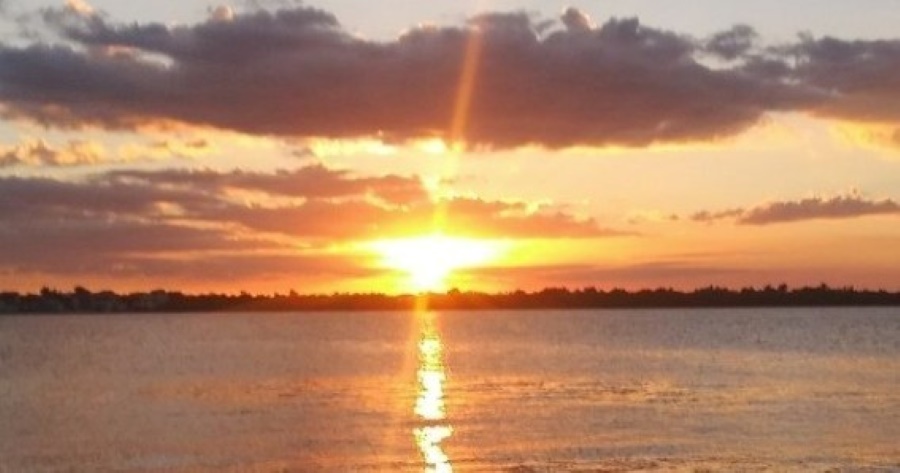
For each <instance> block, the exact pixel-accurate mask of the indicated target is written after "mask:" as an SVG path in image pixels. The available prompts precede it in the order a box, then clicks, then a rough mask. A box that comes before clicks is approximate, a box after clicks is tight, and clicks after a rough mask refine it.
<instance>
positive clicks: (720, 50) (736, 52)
mask: <svg viewBox="0 0 900 473" xmlns="http://www.w3.org/2000/svg"><path fill="white" fill-rule="evenodd" d="M758 37H759V35H757V33H756V30H754V29H753V28H752V27H750V26H747V25H735V26H733V27H732V28H731V29H730V30H726V31H721V32H719V33H716V34H714V35H712V37H710V38H709V39H708V40H707V41H706V44H705V48H706V50H707V51H708V52H710V53H713V54H715V55H717V56H719V57H721V58H723V59H728V60H734V59H737V58H740V57H743V56H745V55H746V54H747V52H749V51H750V50H751V48H753V46H754V43H755V42H756V40H757V39H758Z"/></svg>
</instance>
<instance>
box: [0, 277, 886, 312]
mask: <svg viewBox="0 0 900 473" xmlns="http://www.w3.org/2000/svg"><path fill="white" fill-rule="evenodd" d="M423 302H424V303H425V304H426V305H427V308H428V309H429V310H503V309H511V310H528V309H650V308H740V307H879V306H880V307H885V306H900V292H890V291H886V290H868V289H854V288H831V287H828V286H827V285H824V284H823V285H820V286H815V287H800V288H794V289H791V288H788V287H787V286H786V285H783V284H782V285H780V286H777V287H773V286H765V287H762V288H742V289H728V288H723V287H715V286H710V287H704V288H699V289H695V290H693V291H677V290H674V289H667V288H660V289H642V290H637V291H626V290H623V289H610V290H604V289H598V288H594V287H587V288H583V289H567V288H546V289H542V290H540V291H534V292H525V291H513V292H503V293H484V292H462V291H458V290H455V289H454V290H451V291H448V292H446V293H427V294H402V295H387V294H379V293H371V294H358V293H346V294H340V293H336V294H330V295H324V294H306V295H304V294H298V293H296V292H293V291H291V292H290V293H288V294H276V295H253V294H248V293H246V292H243V293H240V294H184V293H181V292H177V291H165V290H155V291H151V292H134V293H127V294H118V293H115V292H112V291H100V292H91V291H90V290H88V289H85V288H83V287H76V288H75V289H74V290H72V291H71V292H61V291H57V290H53V289H48V288H43V289H41V291H40V292H39V293H36V294H21V293H18V292H0V314H66V313H71V314H80V313H141V312H145V313H150V312H155V313H180V312H313V311H395V310H402V311H408V310H414V309H416V308H417V307H420V308H421V307H422V304H423Z"/></svg>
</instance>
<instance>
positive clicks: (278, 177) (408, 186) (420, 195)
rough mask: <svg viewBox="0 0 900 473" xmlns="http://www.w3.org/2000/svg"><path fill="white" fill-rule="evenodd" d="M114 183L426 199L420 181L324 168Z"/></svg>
mask: <svg viewBox="0 0 900 473" xmlns="http://www.w3.org/2000/svg"><path fill="white" fill-rule="evenodd" d="M106 177H107V178H108V179H110V180H111V181H113V182H138V183H141V184H144V185H148V186H153V187H159V186H164V187H172V186H175V187H182V188H190V189H194V190H204V191H206V192H222V191H225V190H228V189H240V190H246V191H256V192H263V193H266V194H272V195H279V196H287V197H303V198H312V199H316V198H340V197H364V196H367V195H368V196H372V197H375V198H377V199H380V200H382V201H384V202H387V203H389V204H404V203H408V202H416V201H421V200H424V199H427V194H426V192H425V189H424V188H423V187H422V184H421V182H420V181H419V180H418V179H414V178H406V177H400V176H396V175H387V176H381V177H359V178H358V177H352V176H351V175H350V174H349V173H348V172H346V171H336V170H332V169H328V168H326V167H324V166H321V165H311V166H307V167H304V168H300V169H296V170H291V171H285V170H281V171H275V172H274V173H257V172H246V171H240V170H235V171H232V172H227V173H222V172H217V171H212V170H173V169H170V170H163V171H138V170H127V171H114V172H110V173H108V174H107V175H106Z"/></svg>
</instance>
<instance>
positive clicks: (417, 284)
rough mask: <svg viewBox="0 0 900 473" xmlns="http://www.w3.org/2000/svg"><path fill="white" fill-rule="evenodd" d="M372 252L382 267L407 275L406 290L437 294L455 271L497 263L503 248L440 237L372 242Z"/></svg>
mask: <svg viewBox="0 0 900 473" xmlns="http://www.w3.org/2000/svg"><path fill="white" fill-rule="evenodd" d="M371 248H372V249H373V250H374V251H375V252H377V253H378V254H380V255H381V258H382V264H383V265H384V266H385V267H388V268H392V269H398V270H400V271H404V272H405V273H407V274H408V275H409V289H411V290H415V291H440V290H444V289H445V287H444V286H445V283H446V280H447V276H448V275H450V273H451V272H452V271H454V270H456V269H460V268H469V267H476V266H480V265H483V264H485V263H487V262H489V261H491V260H494V259H496V258H497V257H498V256H499V255H500V253H501V252H502V249H503V245H502V244H501V243H498V242H493V241H487V240H476V239H472V238H456V237H447V236H444V235H440V234H435V235H430V236H422V237H416V238H403V239H397V240H380V241H376V242H373V243H372V244H371Z"/></svg>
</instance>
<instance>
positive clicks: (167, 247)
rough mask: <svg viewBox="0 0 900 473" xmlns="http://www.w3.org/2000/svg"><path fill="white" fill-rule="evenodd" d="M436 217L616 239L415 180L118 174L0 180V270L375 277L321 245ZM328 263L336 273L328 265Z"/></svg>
mask: <svg viewBox="0 0 900 473" xmlns="http://www.w3.org/2000/svg"><path fill="white" fill-rule="evenodd" d="M436 216H442V219H443V222H444V224H445V225H444V226H443V227H442V228H444V230H445V231H446V233H448V234H453V235H466V236H490V237H497V238H531V237H538V238H594V237H608V236H617V235H620V234H619V233H617V232H615V231H613V230H609V229H604V228H602V227H600V226H599V225H598V224H597V223H596V222H595V221H593V220H591V219H581V218H577V217H575V216H572V215H569V214H566V213H561V212H555V211H552V210H550V209H546V208H541V207H538V208H536V209H535V208H533V207H532V206H529V205H526V204H525V203H523V202H504V201H485V200H482V199H472V198H451V199H445V200H440V201H434V200H433V199H432V198H431V196H429V195H428V193H427V192H426V191H425V189H424V187H423V185H422V184H421V182H420V181H419V180H418V179H416V178H411V177H403V176H396V175H384V176H356V175H353V174H351V173H349V172H346V171H340V170H332V169H328V168H325V167H323V166H320V165H313V166H308V167H305V168H300V169H295V170H283V171H276V172H270V173H262V172H250V171H231V172H220V171H213V170H191V171H189V170H177V169H162V170H156V171H147V170H144V171H139V170H112V171H107V172H103V173H95V174H90V175H87V176H85V177H83V178H81V179H80V180H62V179H52V178H47V177H15V176H6V177H0V270H2V271H6V272H9V271H13V272H17V273H22V272H31V273H51V274H76V273H77V274H106V275H112V274H117V275H123V277H124V276H125V275H130V276H133V277H139V276H140V277H143V276H159V275H163V274H170V275H176V274H178V275H197V274H200V273H203V272H204V271H224V270H225V269H226V268H228V267H229V266H228V265H229V264H241V265H243V266H235V267H239V268H241V271H244V276H245V277H250V276H252V275H254V274H255V275H274V274H281V273H284V272H286V271H289V269H290V268H288V263H286V262H287V261H292V262H294V263H296V264H297V266H295V267H294V270H293V272H291V274H296V273H298V272H302V271H314V272H316V273H317V274H320V275H321V274H326V273H327V274H332V273H334V274H337V273H340V274H344V275H349V276H348V277H351V276H352V275H362V274H363V273H366V274H369V275H370V273H371V270H367V269H365V268H366V267H367V266H371V265H370V263H371V261H369V260H367V259H366V258H363V257H361V256H359V255H357V256H352V255H346V254H333V253H331V252H327V251H322V250H321V249H322V248H327V247H330V246H333V245H338V246H340V245H341V244H345V243H352V242H354V241H359V240H365V239H370V238H371V239H375V238H388V237H400V236H405V237H408V236H411V235H417V234H421V233H428V232H431V231H432V230H433V229H434V222H435V218H436ZM329 262H333V263H334V264H335V265H337V266H336V267H334V268H333V269H331V270H328V269H327V266H328V264H330V263H329ZM301 263H302V264H301ZM191 268H194V269H191ZM204 268H205V269H204ZM234 271H235V270H231V272H234ZM329 271H330V272H329ZM367 271H368V272H367ZM231 272H229V274H231ZM217 274H219V273H216V274H212V273H210V274H207V276H209V278H212V279H214V278H216V277H217V276H216V275H217ZM185 277H187V276H185ZM360 277H362V276H360Z"/></svg>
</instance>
